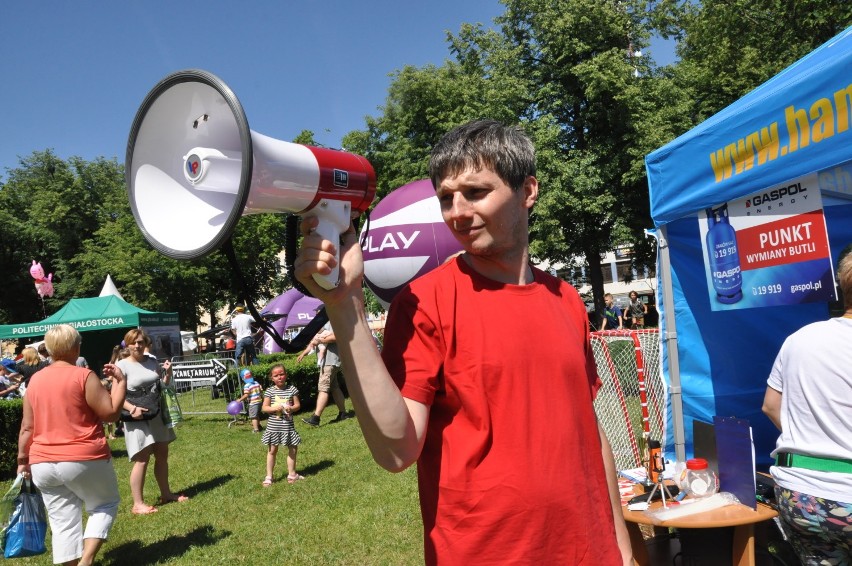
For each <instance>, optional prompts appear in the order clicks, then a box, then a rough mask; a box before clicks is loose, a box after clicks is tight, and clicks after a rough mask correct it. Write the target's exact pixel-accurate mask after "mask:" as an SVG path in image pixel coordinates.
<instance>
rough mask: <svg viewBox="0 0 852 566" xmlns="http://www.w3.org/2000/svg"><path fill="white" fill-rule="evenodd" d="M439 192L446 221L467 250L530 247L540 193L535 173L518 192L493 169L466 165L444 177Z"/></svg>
mask: <svg viewBox="0 0 852 566" xmlns="http://www.w3.org/2000/svg"><path fill="white" fill-rule="evenodd" d="M436 193H437V195H438V200H439V201H440V203H441V215H442V216H443V218H444V222H445V223H446V224H447V226H449V228H450V231H452V233H453V235H454V236H455V237H456V239H457V240H458V241H459V243H461V245H462V246H463V247H464V249H465V251H466V252H467V253H469V254H471V255H474V256H500V255H503V254H506V253H511V252H513V251H516V250H518V249H523V248H526V245H527V242H528V226H529V224H528V216H529V209H530V208H531V207H532V205H533V204H534V203H535V200H536V198H537V197H538V184H537V182H536V180H535V178H534V177H528V178H527V181H526V182H525V183H524V187H523V188H522V190H520V191H517V192H515V191H513V190H512V189H511V187H509V185H507V184H506V182H505V181H503V180H502V179H501V178H500V177H499V176H498V175H497V173H495V172H494V171H492V170H490V169H485V168H483V169H480V170H479V171H474V170H472V169H466V170H465V171H464V172H462V173H460V174H459V175H457V176H455V177H446V178H444V179H443V180H442V181H441V184H440V186H439V187H438V188H437V191H436Z"/></svg>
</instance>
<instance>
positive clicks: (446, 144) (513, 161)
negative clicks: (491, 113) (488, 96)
mask: <svg viewBox="0 0 852 566" xmlns="http://www.w3.org/2000/svg"><path fill="white" fill-rule="evenodd" d="M483 168H488V169H491V170H493V171H494V172H495V173H496V174H497V175H498V176H499V177H500V178H501V179H503V181H505V182H506V184H507V185H509V186H510V187H511V188H512V190H513V191H519V190H521V188H522V187H523V186H524V181H526V179H527V177H530V176H535V148H534V147H533V143H532V141H530V139H529V137H527V135H526V133H524V131H523V130H522V129H521V128H520V127H518V126H506V125H503V124H501V123H500V122H497V121H496V120H476V121H473V122H469V123H467V124H463V125H461V126H458V127H456V128H454V129H453V130H451V131H449V132H447V133H446V134H445V135H444V137H442V138H441V139H440V141H438V143H437V144H435V147H433V148H432V155H431V157H430V158H429V177H430V178H431V179H432V184H433V185H434V186H435V188H437V187H438V186H439V185H440V184H441V181H442V180H443V179H444V178H446V177H449V176H455V175H458V174H459V173H462V172H463V171H465V170H466V169H473V170H475V171H479V170H481V169H483Z"/></svg>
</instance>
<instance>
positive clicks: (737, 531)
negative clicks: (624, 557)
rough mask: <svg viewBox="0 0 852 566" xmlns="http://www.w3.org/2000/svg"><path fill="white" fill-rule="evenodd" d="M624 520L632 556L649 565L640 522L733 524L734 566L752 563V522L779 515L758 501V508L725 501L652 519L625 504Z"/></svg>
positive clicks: (653, 506) (698, 526)
mask: <svg viewBox="0 0 852 566" xmlns="http://www.w3.org/2000/svg"><path fill="white" fill-rule="evenodd" d="M661 505H662V503H661V502H660V501H655V502H654V503H652V504H651V509H657V508H659V507H660V506H661ZM621 510H622V512H623V513H624V520H625V521H627V531H628V532H629V533H630V545H631V547H632V548H633V558H634V559H635V561H636V563H637V564H638V565H639V566H646V565H649V564H650V562H649V561H648V550H647V549H646V548H645V541H644V539H643V538H642V532H641V531H640V530H639V525H640V524H644V525H654V526H657V527H663V528H667V527H675V528H678V529H709V528H718V527H734V541H733V555H732V563H733V564H734V566H754V563H755V562H754V525H755V524H756V523H760V522H762V521H767V520H769V519H772V518H774V517H776V516H778V512H777V511H775V510H774V509H772V508H771V507H768V506H766V505H763V504H762V503H758V504H757V510H753V509H752V508H751V507H746V506H745V505H740V504H736V505H727V506H725V507H720V508H718V509H712V510H710V511H705V512H703V513H696V514H695V515H688V516H686V517H681V518H678V519H671V520H669V521H663V522H662V523H654V522H653V521H651V518H650V517H648V516H647V515H646V514H645V513H644V512H642V511H630V510H628V509H627V506H624V507H622V508H621Z"/></svg>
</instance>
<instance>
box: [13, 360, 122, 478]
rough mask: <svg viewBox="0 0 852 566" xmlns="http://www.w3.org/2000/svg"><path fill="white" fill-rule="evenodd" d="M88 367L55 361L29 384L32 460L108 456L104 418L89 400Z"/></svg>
mask: <svg viewBox="0 0 852 566" xmlns="http://www.w3.org/2000/svg"><path fill="white" fill-rule="evenodd" d="M91 372H92V370H90V369H88V368H81V367H77V366H69V365H61V364H60V365H55V364H51V365H49V366H47V367H46V368H44V369H42V370H40V371H38V372H37V373H36V374H35V375H33V377H32V379H31V380H30V385H29V387H27V400H28V401H29V404H30V406H31V407H32V409H33V438H32V444H31V445H30V464H38V463H39V462H82V461H85V460H108V459H109V458H110V450H109V445H108V444H107V441H106V437H105V436H104V427H103V425H102V424H101V419H100V418H98V416H97V415H96V414H95V412H94V411H93V410H92V408H91V407H89V404H88V403H87V402H86V378H87V376H88V375H89V374H90V373H91Z"/></svg>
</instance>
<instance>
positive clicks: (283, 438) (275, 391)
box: [260, 364, 305, 487]
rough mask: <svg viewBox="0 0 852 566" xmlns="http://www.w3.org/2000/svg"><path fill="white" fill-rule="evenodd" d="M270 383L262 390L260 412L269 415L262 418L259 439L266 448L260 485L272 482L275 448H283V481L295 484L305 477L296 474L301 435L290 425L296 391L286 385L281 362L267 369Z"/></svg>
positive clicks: (268, 484) (276, 455)
mask: <svg viewBox="0 0 852 566" xmlns="http://www.w3.org/2000/svg"><path fill="white" fill-rule="evenodd" d="M269 377H270V378H272V383H273V385H271V386H270V387H269V388H268V389H267V390H266V391H264V393H263V408H262V410H263V412H264V413H266V414H268V415H270V417H269V419H268V420H267V421H266V431H265V432H264V433H263V438H261V440H260V441H261V442H262V443H263V444H266V445H267V446H268V447H269V448H268V451H267V453H266V478H264V480H263V486H264V487H269V486H270V485H272V477H273V476H272V473H273V472H274V471H275V460H276V458H277V457H278V447H279V446H281V445H284V446H286V447H287V483H295V482H297V481H299V480H303V479H305V478H304V477H303V476H300V475H299V474H297V473H296V451H297V450H298V449H299V444H301V443H302V437H300V436H299V433H298V432H296V428H295V427H294V426H293V413H294V412H298V410H299V409H300V408H301V406H302V405H301V403H300V402H299V390H298V389H296V388H295V387H293V386H292V385H290V386H286V385H285V383H286V381H287V371H286V370H285V369H284V366H282V365H281V364H276V365H274V366H272V369H271V370H270V372H269Z"/></svg>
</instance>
